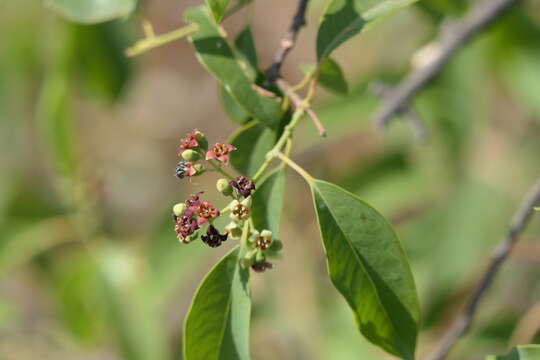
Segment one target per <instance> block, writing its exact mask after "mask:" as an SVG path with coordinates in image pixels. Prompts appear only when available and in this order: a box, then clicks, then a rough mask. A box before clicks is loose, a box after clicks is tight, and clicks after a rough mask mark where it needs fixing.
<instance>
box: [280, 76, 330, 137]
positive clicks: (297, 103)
mask: <svg viewBox="0 0 540 360" xmlns="http://www.w3.org/2000/svg"><path fill="white" fill-rule="evenodd" d="M276 85H277V87H278V88H279V89H280V90H281V91H283V93H285V94H286V95H287V96H288V97H289V99H291V101H292V103H293V105H294V107H295V109H300V108H303V109H304V111H305V112H306V114H308V116H309V117H310V118H311V120H313V123H314V124H315V127H316V128H317V130H318V131H319V134H320V135H321V136H322V137H325V136H326V129H325V128H324V126H323V124H322V123H321V120H320V119H319V117H318V116H317V114H316V113H315V111H313V109H312V108H311V107H310V106H309V104H308V101H306V100H302V98H301V97H300V95H298V94H297V93H296V92H295V91H294V90H293V87H292V86H291V85H290V84H289V83H288V82H287V81H285V80H284V79H282V78H277V79H276Z"/></svg>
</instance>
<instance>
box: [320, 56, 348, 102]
mask: <svg viewBox="0 0 540 360" xmlns="http://www.w3.org/2000/svg"><path fill="white" fill-rule="evenodd" d="M318 82H319V84H320V85H321V86H322V87H324V88H325V89H327V90H330V91H332V92H334V93H336V94H339V95H345V94H347V93H348V92H349V86H348V85H347V80H345V77H344V76H343V71H342V70H341V67H340V66H339V64H338V63H337V62H335V61H334V60H332V59H331V58H329V57H327V58H324V59H323V60H322V61H321V64H320V70H319V81H318Z"/></svg>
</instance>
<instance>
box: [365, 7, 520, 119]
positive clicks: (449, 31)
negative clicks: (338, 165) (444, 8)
mask: <svg viewBox="0 0 540 360" xmlns="http://www.w3.org/2000/svg"><path fill="white" fill-rule="evenodd" d="M520 1H521V0H482V1H480V2H479V3H478V4H477V5H476V6H474V7H473V8H472V9H471V10H470V11H469V12H468V13H467V14H466V15H465V17H464V18H463V20H461V21H459V22H455V23H450V24H448V23H443V25H442V26H441V30H440V35H439V37H438V38H437V39H436V40H435V41H434V42H432V43H430V44H428V45H427V46H426V47H424V49H423V51H422V50H421V51H422V53H424V54H425V50H426V49H429V59H427V60H426V59H424V61H423V64H421V65H419V66H417V67H416V68H415V69H413V70H412V71H411V72H410V73H409V75H408V76H407V77H406V78H405V80H403V81H402V82H401V83H400V84H399V85H398V86H397V87H395V88H394V89H393V90H391V93H390V94H389V96H387V97H386V98H385V99H383V101H382V103H381V105H380V106H379V110H378V112H377V114H376V116H375V124H376V125H377V126H385V125H387V124H388V123H389V122H390V120H392V118H393V117H394V116H395V115H396V114H398V113H400V112H401V111H402V109H404V108H405V107H406V106H407V105H408V104H409V102H410V101H411V99H412V98H413V97H414V96H415V95H416V93H418V92H419V91H420V90H422V89H423V88H424V87H425V86H426V85H427V84H429V83H430V81H431V80H433V78H435V76H436V75H437V74H439V73H440V72H441V70H442V68H443V67H444V65H445V64H446V63H447V62H448V61H449V60H450V59H451V58H452V57H453V56H454V55H455V54H456V53H457V52H458V51H459V50H460V49H461V48H462V47H463V46H464V45H465V44H467V42H468V41H469V40H471V39H472V38H473V37H474V36H475V35H477V34H479V33H481V32H482V30H484V29H485V28H487V27H488V26H489V25H490V24H492V23H493V22H495V21H496V20H497V19H499V18H500V17H501V15H502V14H503V13H504V12H505V11H506V10H508V9H509V8H510V7H511V6H512V5H514V4H517V3H518V2H520Z"/></svg>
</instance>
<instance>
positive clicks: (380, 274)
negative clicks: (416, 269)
mask: <svg viewBox="0 0 540 360" xmlns="http://www.w3.org/2000/svg"><path fill="white" fill-rule="evenodd" d="M310 185H311V190H312V194H313V199H314V203H315V209H316V211H317V218H318V221H319V226H320V230H321V236H322V239H323V242H324V247H325V251H326V257H327V264H328V272H329V275H330V278H331V280H332V282H333V284H334V286H335V287H336V288H337V289H338V290H339V292H340V293H341V294H342V295H343V296H344V297H345V299H346V300H347V302H348V304H349V306H350V307H351V309H352V310H353V312H354V316H355V318H356V321H357V324H358V327H359V328H360V331H361V332H362V334H363V335H364V336H365V337H366V338H367V339H368V340H369V341H371V342H372V343H374V344H376V345H378V346H380V347H381V348H383V349H385V350H386V351H388V352H389V353H391V354H394V355H397V356H400V357H402V358H404V359H407V360H410V359H414V349H415V345H416V336H417V333H418V323H419V318H420V310H419V304H418V298H417V294H416V288H415V284H414V279H413V276H412V273H411V269H410V267H409V264H408V261H407V258H406V255H405V253H404V251H403V249H402V248H401V245H400V243H399V240H398V237H397V235H396V233H395V232H394V230H393V228H392V227H391V226H390V224H389V223H388V222H387V220H386V219H385V218H384V217H383V216H382V215H381V214H379V213H378V212H377V211H376V210H375V209H373V208H372V207H371V206H369V205H368V204H366V203H365V202H363V201H362V200H360V199H359V198H358V197H357V196H355V195H353V194H351V193H349V192H347V191H345V190H343V189H341V188H340V187H338V186H336V185H333V184H330V183H327V182H324V181H320V180H313V181H312V182H311V184H310Z"/></svg>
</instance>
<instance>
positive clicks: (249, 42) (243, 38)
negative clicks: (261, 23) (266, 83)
mask: <svg viewBox="0 0 540 360" xmlns="http://www.w3.org/2000/svg"><path fill="white" fill-rule="evenodd" d="M234 48H235V49H236V51H237V53H238V55H239V57H240V59H241V60H242V61H243V63H244V64H245V67H246V68H247V69H246V70H247V72H248V75H249V76H250V78H251V79H255V78H256V77H257V71H258V65H257V63H258V60H257V49H256V48H255V40H253V32H252V31H251V26H249V25H247V26H246V27H245V28H244V29H243V30H242V31H241V32H240V33H239V34H238V36H237V37H236V39H235V40H234Z"/></svg>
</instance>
